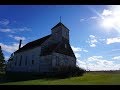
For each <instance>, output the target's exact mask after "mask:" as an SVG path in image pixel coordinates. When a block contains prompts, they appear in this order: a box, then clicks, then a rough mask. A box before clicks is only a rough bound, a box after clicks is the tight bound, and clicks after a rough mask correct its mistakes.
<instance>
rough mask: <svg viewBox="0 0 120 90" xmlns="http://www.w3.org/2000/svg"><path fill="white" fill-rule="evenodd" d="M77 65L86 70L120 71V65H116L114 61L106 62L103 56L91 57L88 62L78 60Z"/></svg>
mask: <svg viewBox="0 0 120 90" xmlns="http://www.w3.org/2000/svg"><path fill="white" fill-rule="evenodd" d="M77 65H78V66H79V67H82V68H84V69H86V70H91V71H95V70H98V71H99V70H119V68H120V63H115V61H113V60H106V59H104V58H103V56H91V57H88V58H87V59H86V60H82V61H81V60H77Z"/></svg>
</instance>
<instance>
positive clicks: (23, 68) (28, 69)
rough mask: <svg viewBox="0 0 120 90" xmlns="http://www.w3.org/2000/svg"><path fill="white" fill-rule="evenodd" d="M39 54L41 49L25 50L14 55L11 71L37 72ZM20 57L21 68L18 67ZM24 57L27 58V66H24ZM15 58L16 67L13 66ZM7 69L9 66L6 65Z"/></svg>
mask: <svg viewBox="0 0 120 90" xmlns="http://www.w3.org/2000/svg"><path fill="white" fill-rule="evenodd" d="M40 52H41V47H36V48H33V49H31V50H26V51H23V52H20V53H16V54H15V55H14V58H13V59H14V60H13V61H12V66H11V70H12V71H23V72H24V71H25V72H31V71H32V72H39V60H40ZM21 55H22V62H21V66H19V63H20V57H21ZM26 56H27V65H25V61H26ZM16 57H17V65H16V66H15V61H16ZM32 57H33V58H32ZM32 59H33V60H34V64H32ZM8 67H9V64H8ZM9 70H10V69H9Z"/></svg>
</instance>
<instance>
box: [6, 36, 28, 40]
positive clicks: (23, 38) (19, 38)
mask: <svg viewBox="0 0 120 90" xmlns="http://www.w3.org/2000/svg"><path fill="white" fill-rule="evenodd" d="M8 36H9V37H11V38H14V39H15V40H17V41H19V40H26V38H25V37H19V36H13V35H8Z"/></svg>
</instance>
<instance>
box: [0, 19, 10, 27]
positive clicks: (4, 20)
mask: <svg viewBox="0 0 120 90" xmlns="http://www.w3.org/2000/svg"><path fill="white" fill-rule="evenodd" d="M9 23H10V21H9V20H8V19H2V20H0V24H1V25H5V26H6V25H8V24H9Z"/></svg>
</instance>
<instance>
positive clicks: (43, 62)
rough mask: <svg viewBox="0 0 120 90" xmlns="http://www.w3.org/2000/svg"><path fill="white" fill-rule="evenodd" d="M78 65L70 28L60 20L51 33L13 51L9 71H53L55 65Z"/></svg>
mask: <svg viewBox="0 0 120 90" xmlns="http://www.w3.org/2000/svg"><path fill="white" fill-rule="evenodd" d="M62 66H73V67H74V66H76V57H75V54H74V52H73V50H72V48H71V46H70V40H69V29H68V28H67V27H66V26H65V25H63V24H62V23H61V22H59V23H58V24H57V25H55V26H54V27H53V28H52V29H51V34H50V35H47V36H45V37H43V38H40V39H37V40H35V41H32V42H29V43H27V44H26V45H24V46H23V47H21V40H20V44H19V49H18V50H17V51H15V52H14V53H13V58H12V60H9V61H8V64H7V68H6V71H7V72H37V73H42V72H51V70H52V68H54V67H62Z"/></svg>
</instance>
